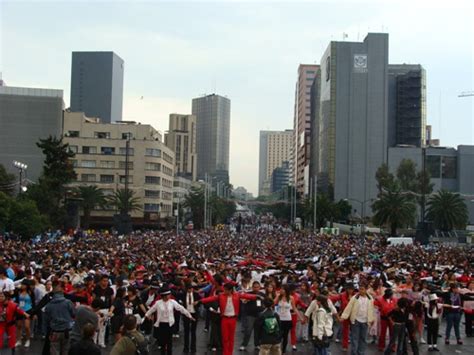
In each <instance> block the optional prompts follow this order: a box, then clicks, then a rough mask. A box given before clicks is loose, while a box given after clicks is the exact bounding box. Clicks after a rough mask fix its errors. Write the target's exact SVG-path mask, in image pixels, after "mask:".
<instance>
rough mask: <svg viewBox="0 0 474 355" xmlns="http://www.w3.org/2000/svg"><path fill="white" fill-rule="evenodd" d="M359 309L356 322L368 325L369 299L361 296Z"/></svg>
mask: <svg viewBox="0 0 474 355" xmlns="http://www.w3.org/2000/svg"><path fill="white" fill-rule="evenodd" d="M358 301H359V309H358V310H357V315H356V320H357V321H358V322H360V323H367V321H368V318H369V317H368V314H369V299H368V298H367V297H363V296H359V299H358Z"/></svg>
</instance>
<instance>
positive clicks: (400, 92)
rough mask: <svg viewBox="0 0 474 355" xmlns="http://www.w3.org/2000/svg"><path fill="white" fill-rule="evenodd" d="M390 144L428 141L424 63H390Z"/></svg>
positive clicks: (423, 143) (416, 145) (411, 143)
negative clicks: (422, 64)
mask: <svg viewBox="0 0 474 355" xmlns="http://www.w3.org/2000/svg"><path fill="white" fill-rule="evenodd" d="M388 95H389V96H388V145H389V146H391V147H393V146H396V145H402V144H403V145H412V146H415V147H421V146H424V145H425V143H426V72H425V69H423V67H422V66H421V65H418V64H417V65H409V64H390V65H389V66H388Z"/></svg>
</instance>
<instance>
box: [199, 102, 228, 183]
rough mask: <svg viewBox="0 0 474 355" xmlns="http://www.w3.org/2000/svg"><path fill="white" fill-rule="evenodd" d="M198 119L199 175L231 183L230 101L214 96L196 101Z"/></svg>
mask: <svg viewBox="0 0 474 355" xmlns="http://www.w3.org/2000/svg"><path fill="white" fill-rule="evenodd" d="M192 114H193V115H194V116H196V147H197V149H196V151H197V175H198V178H199V179H203V178H204V176H205V174H208V175H209V176H210V177H214V178H215V180H218V181H221V182H225V183H228V182H229V142H230V100H229V99H228V98H226V97H223V96H220V95H216V94H211V95H206V96H203V97H199V98H195V99H193V101H192Z"/></svg>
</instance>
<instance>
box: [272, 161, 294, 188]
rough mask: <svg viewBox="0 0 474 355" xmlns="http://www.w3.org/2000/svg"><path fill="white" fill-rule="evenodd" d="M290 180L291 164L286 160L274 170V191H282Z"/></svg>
mask: <svg viewBox="0 0 474 355" xmlns="http://www.w3.org/2000/svg"><path fill="white" fill-rule="evenodd" d="M289 182H290V164H289V162H287V161H285V162H283V163H282V164H281V166H280V167H278V168H276V169H274V170H273V172H272V193H276V192H280V191H282V190H285V189H286V188H287V187H288V184H289Z"/></svg>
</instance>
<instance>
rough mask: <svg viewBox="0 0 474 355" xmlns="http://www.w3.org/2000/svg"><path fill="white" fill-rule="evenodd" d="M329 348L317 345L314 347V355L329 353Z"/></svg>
mask: <svg viewBox="0 0 474 355" xmlns="http://www.w3.org/2000/svg"><path fill="white" fill-rule="evenodd" d="M328 349H329V348H318V347H317V346H315V347H314V355H328Z"/></svg>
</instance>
